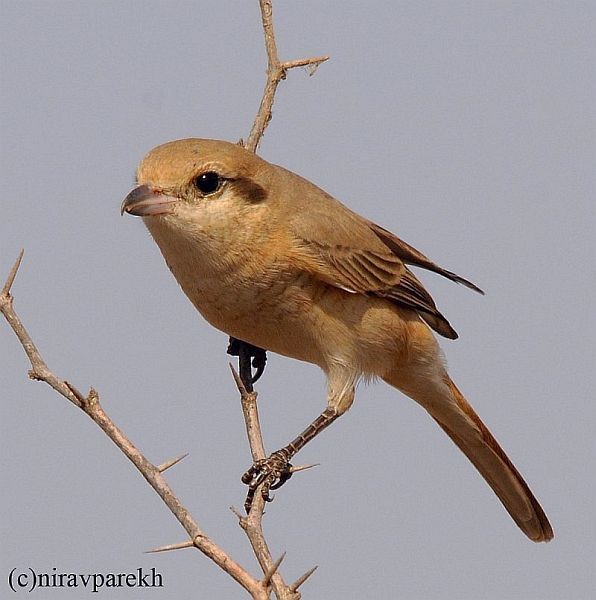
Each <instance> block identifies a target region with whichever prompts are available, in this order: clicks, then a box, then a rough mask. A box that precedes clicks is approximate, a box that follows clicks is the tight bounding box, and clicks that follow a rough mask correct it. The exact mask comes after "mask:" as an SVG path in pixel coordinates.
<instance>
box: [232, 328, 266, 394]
mask: <svg viewBox="0 0 596 600" xmlns="http://www.w3.org/2000/svg"><path fill="white" fill-rule="evenodd" d="M242 345H244V348H245V349H246V351H247V352H248V356H249V357H250V359H251V365H252V368H253V369H255V373H254V375H252V374H251V383H256V382H257V381H258V380H259V379H260V377H261V375H262V374H263V371H265V365H266V364H267V351H266V350H263V348H259V347H258V346H253V345H252V344H249V343H248V342H243V341H242V340H238V339H236V338H234V337H230V343H229V344H228V350H227V353H228V354H229V355H230V356H240V348H241V346H242Z"/></svg>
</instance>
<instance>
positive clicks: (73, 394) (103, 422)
mask: <svg viewBox="0 0 596 600" xmlns="http://www.w3.org/2000/svg"><path fill="white" fill-rule="evenodd" d="M21 258H22V252H21V254H20V255H19V258H18V259H17V261H16V262H15V265H14V267H13V268H12V270H11V271H10V274H9V276H8V278H7V279H6V283H5V284H4V287H3V288H2V293H1V294H0V312H2V314H3V315H4V317H5V318H6V320H7V321H8V324H9V325H10V326H11V328H12V330H13V331H14V332H15V334H16V336H17V338H18V339H19V342H20V343H21V345H22V347H23V350H24V351H25V354H26V355H27V358H28V359H29V362H30V363H31V371H30V372H29V376H30V377H31V378H32V379H35V380H38V381H43V382H45V383H47V384H48V385H50V386H51V387H52V388H53V389H54V390H56V391H57V392H58V393H59V394H60V395H62V396H63V397H64V398H66V399H67V400H68V401H69V402H72V403H73V404H74V405H75V406H77V407H78V408H80V409H82V410H83V411H84V412H85V413H86V414H87V415H89V417H90V418H91V419H92V420H93V421H94V422H95V423H96V424H97V425H98V426H99V427H100V428H101V429H102V430H103V431H104V433H105V434H106V435H107V436H108V437H109V438H110V439H111V440H112V441H113V442H114V444H116V446H118V448H120V450H121V451H122V452H123V453H124V454H125V455H126V456H127V457H128V459H129V460H130V461H131V462H132V463H133V464H134V465H135V467H136V468H137V469H138V470H139V471H140V473H141V474H142V475H143V477H144V478H145V479H146V480H147V482H148V483H149V484H150V485H151V487H152V488H153V489H154V490H155V491H156V492H157V493H158V494H159V496H160V497H161V499H162V500H163V501H164V503H165V504H166V505H167V507H168V508H169V509H170V510H171V512H172V513H173V515H174V516H175V517H176V519H177V520H178V522H179V523H180V524H181V525H182V527H184V529H185V530H186V532H187V533H188V535H189V536H190V539H191V545H194V546H195V547H196V548H198V549H199V550H200V551H201V552H202V553H203V554H205V556H207V557H209V558H210V559H211V560H212V561H213V562H215V563H216V564H217V565H218V566H219V567H221V568H222V569H223V570H224V571H225V572H226V573H228V574H229V575H230V576H231V577H233V578H234V579H235V580H236V581H237V582H238V583H239V584H240V585H241V586H242V587H243V588H244V589H245V590H247V591H248V592H249V593H250V594H251V596H252V597H253V598H258V599H259V600H265V599H267V598H268V597H269V594H268V593H267V591H266V589H265V588H264V587H263V585H262V583H261V582H260V581H258V580H257V579H255V578H254V577H253V576H252V575H251V574H250V573H249V572H248V571H246V570H245V569H244V568H243V567H242V566H240V565H239V564H238V563H237V562H236V561H234V560H233V559H232V558H231V557H230V556H229V555H228V554H227V553H226V552H225V551H224V550H223V549H222V548H220V547H219V546H218V545H217V544H215V542H214V541H213V540H212V539H211V538H209V537H208V536H207V535H206V534H205V533H204V532H203V531H202V530H201V528H200V527H199V525H198V523H197V522H196V521H195V520H194V519H193V517H192V516H191V514H190V513H189V512H188V510H187V509H186V508H185V507H184V506H183V505H182V503H181V502H180V500H178V498H177V497H176V495H175V494H174V492H173V490H172V489H171V488H170V486H169V485H168V483H167V482H166V480H165V479H164V477H163V475H162V474H161V473H160V471H159V468H158V467H156V466H154V465H153V464H151V462H149V460H147V459H146V458H145V456H144V455H143V454H142V453H141V452H140V451H139V450H138V449H137V448H136V447H135V446H134V445H133V443H132V442H131V441H130V440H129V439H128V438H127V437H126V436H125V435H124V433H123V432H122V431H121V430H120V429H119V428H118V427H117V426H116V424H115V423H114V422H113V421H112V420H111V419H110V418H109V417H108V415H107V414H106V413H105V411H104V410H103V408H102V406H101V404H100V401H99V394H98V393H97V392H96V391H95V390H94V389H91V390H90V392H89V394H88V395H87V396H86V397H85V396H83V395H82V394H81V393H80V392H79V391H78V390H76V388H74V386H72V385H71V384H69V383H68V382H66V381H64V380H62V379H59V378H58V377H57V376H56V375H54V373H53V372H52V371H51V370H50V369H49V368H48V366H47V364H46V363H45V361H44V360H43V358H42V357H41V354H40V353H39V351H38V350H37V347H36V346H35V344H34V343H33V340H32V339H31V337H30V335H29V333H28V332H27V330H26V329H25V327H24V325H23V323H22V322H21V320H20V319H19V316H18V315H17V313H16V312H15V310H14V307H13V297H12V295H11V294H10V290H11V288H12V284H13V282H14V280H15V277H16V274H17V271H18V268H19V265H20V262H21Z"/></svg>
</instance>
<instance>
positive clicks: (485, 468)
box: [408, 376, 554, 542]
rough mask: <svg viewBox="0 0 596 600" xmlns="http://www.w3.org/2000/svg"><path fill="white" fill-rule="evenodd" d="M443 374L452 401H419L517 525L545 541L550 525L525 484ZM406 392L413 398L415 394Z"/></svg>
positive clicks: (455, 387) (534, 538) (549, 534)
mask: <svg viewBox="0 0 596 600" xmlns="http://www.w3.org/2000/svg"><path fill="white" fill-rule="evenodd" d="M445 378H446V379H445V382H446V383H447V385H448V387H449V390H450V391H451V395H452V396H453V398H454V400H455V402H453V401H452V400H451V399H449V401H445V400H444V398H443V399H442V400H441V401H439V402H427V401H422V402H420V404H422V405H423V406H424V408H425V409H426V410H427V411H428V412H429V413H430V415H431V416H432V417H433V418H434V419H435V421H436V422H437V423H438V424H439V426H440V427H441V428H442V429H443V431H445V433H446V434H447V435H448V436H449V437H450V438H451V439H452V440H453V441H454V442H455V443H456V444H457V446H458V447H459V449H460V450H461V451H462V452H463V453H464V454H465V455H466V456H467V457H468V458H469V459H470V461H471V462H472V464H473V465H474V466H475V467H476V468H477V469H478V471H479V473H480V474H481V475H482V477H484V479H485V480H486V482H487V483H488V485H490V487H491V488H492V489H493V491H494V492H495V494H496V495H497V496H498V497H499V500H500V501H501V502H502V503H503V506H505V508H506V509H507V512H508V513H509V514H510V515H511V517H512V518H513V520H514V521H515V522H516V523H517V525H518V527H519V528H520V529H521V530H522V531H523V532H524V533H525V534H526V535H527V536H528V537H529V538H530V539H531V540H533V541H534V542H548V541H549V540H551V539H552V538H553V536H554V534H553V529H552V527H551V525H550V523H549V521H548V518H547V516H546V514H545V513H544V511H543V510H542V507H541V506H540V504H539V503H538V500H536V498H535V497H534V494H532V492H531V490H530V488H529V487H528V484H527V483H526V482H525V481H524V479H523V477H522V476H521V475H520V473H519V471H518V470H517V469H516V468H515V466H514V465H513V463H512V462H511V461H510V460H509V458H508V456H507V455H506V454H505V452H504V451H503V449H502V448H501V446H499V444H498V443H497V441H496V440H495V438H494V437H493V436H492V434H491V432H490V431H489V430H488V428H487V427H486V425H485V424H484V423H483V422H482V421H481V420H480V417H479V416H478V415H477V414H476V413H475V412H474V409H473V408H472V407H471V406H470V404H469V403H468V401H467V400H466V399H465V398H464V396H463V394H462V393H461V392H460V391H459V390H458V389H457V386H456V385H455V384H454V383H453V381H451V379H450V378H449V377H448V376H445ZM408 395H412V397H414V399H416V397H415V396H416V394H410V393H408Z"/></svg>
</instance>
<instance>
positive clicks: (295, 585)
mask: <svg viewBox="0 0 596 600" xmlns="http://www.w3.org/2000/svg"><path fill="white" fill-rule="evenodd" d="M318 568H319V565H315V566H314V567H313V568H312V569H309V570H308V571H307V572H306V573H304V575H302V577H298V579H296V581H294V583H293V584H292V585H291V586H290V591H292V592H296V591H298V588H299V587H300V586H301V585H302V584H303V583H304V582H305V581H306V580H307V579H308V578H309V577H310V576H311V575H312V574H313V573H314V572H315V571H316V570H317V569H318Z"/></svg>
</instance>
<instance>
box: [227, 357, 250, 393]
mask: <svg viewBox="0 0 596 600" xmlns="http://www.w3.org/2000/svg"><path fill="white" fill-rule="evenodd" d="M228 365H229V366H230V369H231V370H232V376H233V377H234V381H235V382H236V387H237V388H238V391H239V392H240V394H241V395H242V396H246V395H248V391H247V390H246V387H245V385H244V382H243V381H242V378H241V377H240V375H238V371H236V369H235V368H234V365H233V364H232V363H228Z"/></svg>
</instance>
